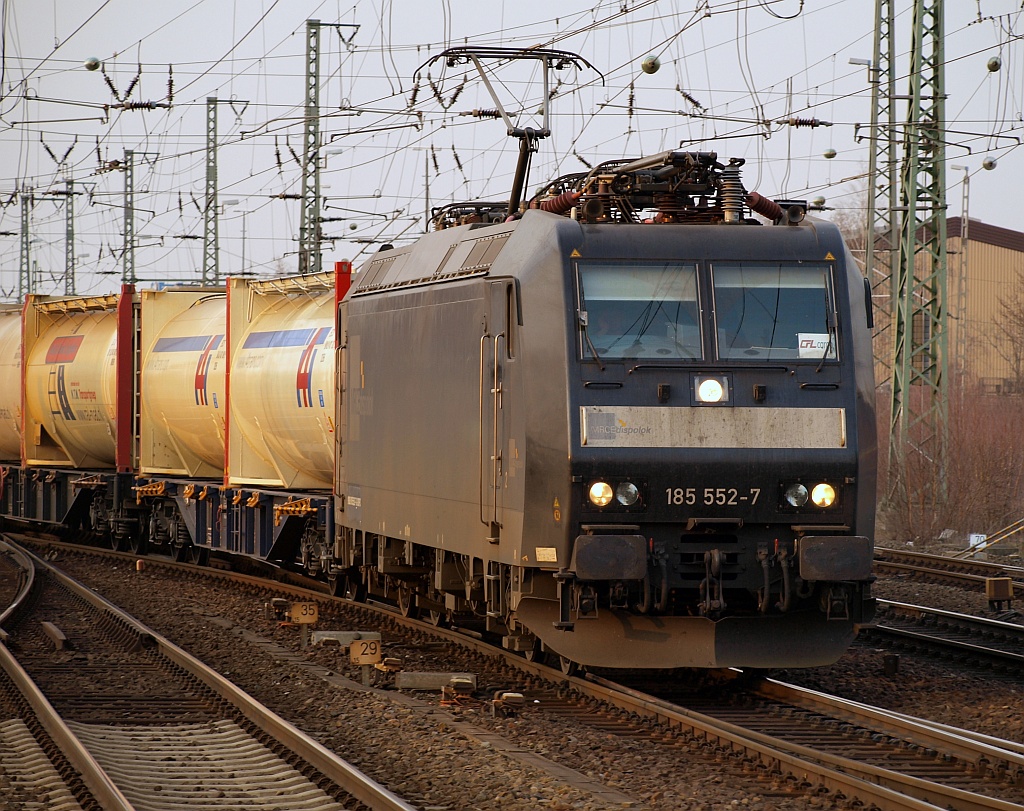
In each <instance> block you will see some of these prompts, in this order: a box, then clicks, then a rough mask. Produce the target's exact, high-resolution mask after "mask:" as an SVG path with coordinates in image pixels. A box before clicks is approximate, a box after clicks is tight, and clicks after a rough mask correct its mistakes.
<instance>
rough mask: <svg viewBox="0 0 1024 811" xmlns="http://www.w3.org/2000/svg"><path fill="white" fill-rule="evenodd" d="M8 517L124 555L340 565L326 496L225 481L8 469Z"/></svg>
mask: <svg viewBox="0 0 1024 811" xmlns="http://www.w3.org/2000/svg"><path fill="white" fill-rule="evenodd" d="M0 473H2V481H3V486H2V490H0V495H2V498H0V504H2V515H3V516H4V517H6V518H9V519H12V520H15V521H17V520H22V521H25V522H32V523H35V524H39V523H43V524H50V525H52V526H53V527H54V528H55V529H61V530H64V531H66V532H68V533H70V534H71V535H72V536H84V535H89V534H91V535H92V536H94V537H95V539H96V540H97V541H99V542H100V543H103V544H104V545H109V546H110V547H111V548H113V549H118V550H121V551H133V552H138V553H140V554H141V553H143V552H146V551H148V550H149V549H151V548H152V549H154V550H155V551H156V550H163V551H166V552H167V553H169V554H171V555H172V556H173V557H175V558H176V559H178V560H191V561H194V562H205V561H206V559H207V558H208V557H209V553H210V552H211V551H215V550H218V551H224V552H228V553H234V554H240V555H245V556H248V557H258V558H261V559H264V560H268V561H271V562H274V563H278V564H281V565H285V566H296V567H301V568H302V569H304V570H306V571H308V572H309V573H310V574H311V575H313V576H317V575H320V574H321V573H324V572H328V571H329V570H333V569H335V568H337V567H336V566H335V565H334V561H333V557H332V550H331V545H330V543H329V541H328V538H329V537H330V529H329V524H330V523H331V520H332V517H333V512H332V510H331V497H330V496H329V495H327V494H324V493H281V492H280V491H274V490H249V489H245V490H242V489H238V488H225V487H224V486H223V485H222V483H221V482H220V481H213V480H211V481H204V480H199V481H182V480H172V479H153V478H137V477H135V476H133V475H131V474H118V473H114V472H112V471H88V472H83V471H70V470H62V469H46V468H27V469H26V468H21V467H15V466H9V467H3V468H0Z"/></svg>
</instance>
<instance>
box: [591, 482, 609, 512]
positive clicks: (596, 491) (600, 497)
mask: <svg viewBox="0 0 1024 811" xmlns="http://www.w3.org/2000/svg"><path fill="white" fill-rule="evenodd" d="M614 495H615V492H614V491H613V490H612V486H611V485H610V484H608V482H594V483H593V484H592V485H590V503H591V504H593V505H594V506H595V507H607V506H608V505H609V504H611V501H612V497H613V496H614Z"/></svg>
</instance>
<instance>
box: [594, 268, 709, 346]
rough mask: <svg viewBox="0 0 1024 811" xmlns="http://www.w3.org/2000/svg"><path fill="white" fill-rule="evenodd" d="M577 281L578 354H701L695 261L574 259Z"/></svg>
mask: <svg viewBox="0 0 1024 811" xmlns="http://www.w3.org/2000/svg"><path fill="white" fill-rule="evenodd" d="M579 282H580V309H581V313H585V314H586V315H585V316H582V315H581V323H582V329H583V352H584V355H586V354H591V353H594V354H597V355H599V356H600V357H602V358H661V359H664V360H699V359H700V358H702V357H703V351H702V348H701V331H700V311H699V308H698V306H697V268H696V266H695V265H683V264H678V263H674V262H658V263H653V262H652V263H650V264H637V263H635V262H630V263H621V264H619V263H580V265H579Z"/></svg>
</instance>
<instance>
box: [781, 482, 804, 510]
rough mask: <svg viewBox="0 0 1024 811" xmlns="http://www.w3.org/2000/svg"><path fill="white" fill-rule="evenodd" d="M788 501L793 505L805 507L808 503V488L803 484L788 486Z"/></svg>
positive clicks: (786, 494)
mask: <svg viewBox="0 0 1024 811" xmlns="http://www.w3.org/2000/svg"><path fill="white" fill-rule="evenodd" d="M785 498H786V501H787V502H788V503H789V504H790V505H791V506H793V507H803V506H804V504H806V503H807V488H806V487H804V486H803V485H802V484H791V485H790V486H789V487H787V488H786V492H785Z"/></svg>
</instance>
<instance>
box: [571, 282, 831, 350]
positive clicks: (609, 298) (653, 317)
mask: <svg viewBox="0 0 1024 811" xmlns="http://www.w3.org/2000/svg"><path fill="white" fill-rule="evenodd" d="M704 274H708V277H709V279H710V284H704V282H706V281H707V280H708V277H705V275H704ZM579 284H580V308H581V315H580V321H581V323H582V325H583V346H582V347H581V348H582V351H583V355H584V357H586V356H588V355H589V356H596V357H600V358H651V359H661V360H703V359H705V356H706V354H707V356H709V357H717V358H718V359H719V360H739V361H745V360H746V361H764V360H808V361H816V362H820V361H822V360H835V359H836V344H837V341H836V315H835V308H834V305H833V301H834V298H833V296H832V287H831V270H830V267H829V266H828V265H822V264H809V263H801V264H794V263H780V262H772V263H768V262H720V263H719V262H715V263H711V264H710V266H709V267H700V266H698V265H697V264H696V263H692V264H690V263H679V262H643V263H639V262H630V263H626V262H587V263H582V262H581V263H580V265H579ZM702 288H704V289H705V290H706V291H707V295H705V296H704V297H705V298H706V299H707V301H706V302H705V306H704V307H703V308H702V307H701V304H700V302H701V297H702V295H703V294H702V292H701V290H702ZM702 311H703V312H705V313H709V314H710V316H711V323H709V325H708V326H709V330H708V332H707V333H706V334H705V333H703V332H702V329H701V312H702ZM706 341H713V342H714V349H709V350H708V352H707V353H705V342H706ZM709 345H710V344H709Z"/></svg>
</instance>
